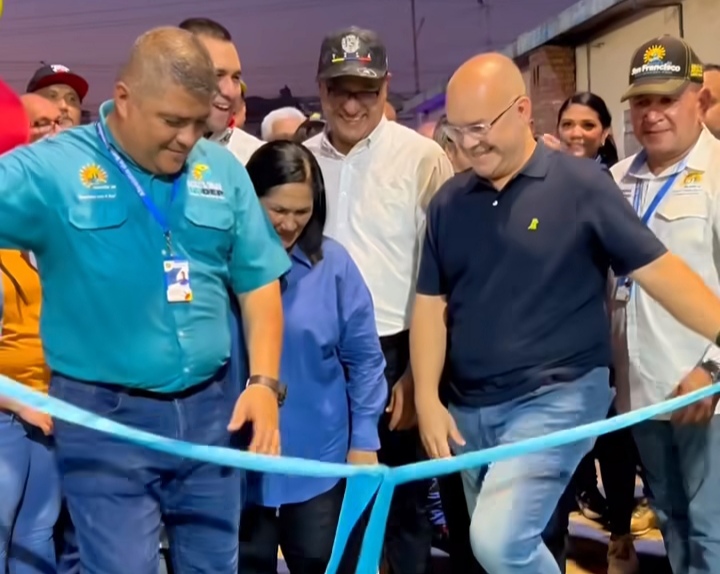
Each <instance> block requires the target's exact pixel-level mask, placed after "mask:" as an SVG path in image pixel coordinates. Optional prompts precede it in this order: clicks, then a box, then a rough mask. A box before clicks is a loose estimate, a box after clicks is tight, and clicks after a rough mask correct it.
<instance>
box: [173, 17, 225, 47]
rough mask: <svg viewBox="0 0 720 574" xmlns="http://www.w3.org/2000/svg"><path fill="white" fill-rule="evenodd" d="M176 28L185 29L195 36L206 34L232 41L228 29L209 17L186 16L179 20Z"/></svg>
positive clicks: (210, 36)
mask: <svg viewBox="0 0 720 574" xmlns="http://www.w3.org/2000/svg"><path fill="white" fill-rule="evenodd" d="M178 28H181V29H183V30H187V31H188V32H190V33H192V34H195V35H196V36H207V37H209V38H215V39H216V40H224V41H225V42H232V36H231V35H230V32H229V31H228V29H227V28H226V27H225V26H223V25H222V24H219V23H218V22H216V21H215V20H210V18H188V19H186V20H183V21H182V22H180V25H179V26H178Z"/></svg>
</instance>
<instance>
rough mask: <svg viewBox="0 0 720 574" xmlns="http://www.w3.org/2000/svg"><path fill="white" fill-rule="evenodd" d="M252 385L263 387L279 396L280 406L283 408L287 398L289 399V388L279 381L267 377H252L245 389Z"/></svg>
mask: <svg viewBox="0 0 720 574" xmlns="http://www.w3.org/2000/svg"><path fill="white" fill-rule="evenodd" d="M250 385H262V386H263V387H267V388H268V389H271V390H272V391H274V392H275V394H276V395H277V401H278V406H283V403H284V402H285V397H287V386H286V385H283V384H282V383H281V382H280V381H278V380H277V379H273V378H272V377H266V376H265V375H251V376H250V378H249V379H248V380H247V383H245V388H248V387H249V386H250Z"/></svg>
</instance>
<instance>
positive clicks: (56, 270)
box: [0, 28, 289, 574]
mask: <svg viewBox="0 0 720 574" xmlns="http://www.w3.org/2000/svg"><path fill="white" fill-rule="evenodd" d="M215 89H216V80H215V75H214V71H213V65H212V62H211V60H210V57H209V55H208V54H207V51H206V50H205V49H204V48H203V46H202V44H200V43H199V42H198V40H197V39H196V38H195V37H193V36H192V34H190V33H188V32H186V31H183V30H179V29H176V28H159V29H156V30H153V31H150V32H148V33H147V34H144V35H143V36H141V37H140V38H139V39H138V41H137V42H136V44H135V46H134V48H133V50H132V53H131V56H130V58H129V60H128V63H127V64H126V66H125V67H124V68H123V70H122V72H121V75H120V80H119V81H118V82H117V84H116V86H115V92H114V98H113V101H112V102H107V103H105V104H103V106H102V107H101V110H100V115H101V119H100V121H99V122H98V123H97V125H91V126H85V127H80V128H77V129H73V130H70V131H69V132H66V133H63V134H60V135H59V136H57V137H55V138H52V139H49V140H45V141H42V142H39V143H37V144H34V145H33V146H30V147H27V148H23V149H20V150H17V151H15V152H13V153H11V154H9V155H7V156H4V157H3V158H1V159H0V245H1V246H3V247H6V246H7V247H20V248H23V249H28V250H32V251H33V252H34V253H35V254H36V256H37V259H38V264H39V272H40V277H41V281H42V284H43V316H42V320H41V335H42V338H43V343H44V347H45V353H46V358H47V362H48V365H49V366H50V368H51V369H52V371H53V378H52V382H51V389H50V393H51V394H52V395H53V396H55V397H58V398H60V399H62V400H65V401H67V402H70V403H72V404H74V405H76V406H78V407H80V408H82V409H85V410H88V411H91V412H94V413H96V414H99V415H101V416H104V417H107V418H111V419H113V420H116V421H118V422H121V423H123V424H127V425H129V426H132V427H136V428H140V429H142V430H145V431H149V432H152V433H155V434H160V435H164V436H169V437H172V438H177V439H181V440H187V441H190V442H196V443H201V444H208V445H217V446H227V445H229V444H230V437H231V432H232V431H236V430H238V429H239V428H240V427H242V426H243V425H244V424H245V423H252V425H253V431H254V432H253V439H252V442H251V444H250V450H252V451H255V452H263V453H268V454H276V453H278V452H279V438H278V436H279V434H278V399H279V398H280V395H281V385H280V383H279V382H278V371H279V362H280V351H281V342H282V303H281V299H280V289H279V282H278V278H279V277H280V276H281V275H282V274H283V273H285V271H286V270H287V269H288V267H289V261H288V258H287V255H286V254H285V252H284V249H283V248H282V246H281V244H280V243H279V241H278V240H277V237H276V235H275V232H274V230H273V229H272V228H271V227H270V226H269V224H268V222H267V219H266V217H265V215H264V213H263V212H262V209H261V207H260V206H259V203H258V201H257V198H256V197H255V193H254V191H253V188H252V184H251V183H250V180H249V178H248V176H247V173H246V172H245V170H244V168H243V167H242V166H240V164H239V163H238V162H237V161H236V160H235V159H234V157H233V156H232V155H231V154H230V153H229V152H227V151H226V150H224V149H222V148H221V147H220V146H218V145H216V144H214V143H212V142H208V141H205V140H201V136H202V133H203V131H204V126H205V122H206V119H207V116H208V114H209V112H210V104H211V100H212V98H213V95H214V92H215ZM228 287H230V288H231V289H232V291H233V292H234V293H236V294H237V295H238V298H239V303H240V306H241V308H242V317H243V326H244V331H245V335H246V337H245V339H246V341H247V350H248V358H249V365H250V378H249V380H248V388H247V390H245V391H244V392H243V393H242V395H241V396H240V398H239V399H238V398H237V397H236V396H234V394H233V393H232V390H233V388H234V387H235V386H234V385H232V384H231V383H230V381H229V380H228V375H227V361H228V358H229V355H230V327H229V321H228V313H229V299H228V296H227V289H228ZM236 401H237V402H236ZM55 437H56V442H57V453H58V459H59V465H60V471H61V474H62V477H63V486H64V489H65V494H66V496H67V501H68V507H69V510H70V514H71V516H72V520H73V522H74V524H75V527H76V530H77V537H78V543H79V547H80V558H81V563H82V568H83V571H84V572H86V573H87V574H125V573H127V572H132V573H133V574H151V573H152V574H155V573H156V572H157V563H158V552H157V548H158V537H159V529H160V522H161V519H162V520H163V522H164V523H165V526H166V528H167V531H168V536H169V538H170V543H171V548H172V554H173V561H174V562H175V564H174V567H175V570H176V571H178V572H186V571H188V572H189V571H194V572H213V573H214V574H225V573H227V574H230V573H233V574H235V573H236V572H237V544H238V517H239V515H240V504H241V502H240V501H241V492H240V477H239V473H238V472H235V471H233V470H230V469H225V468H220V467H216V466H212V465H206V464H201V463H195V462H193V461H187V460H184V459H179V458H174V457H169V456H166V455H159V454H157V453H153V452H150V451H147V450H145V449H142V448H138V447H134V446H132V445H129V444H126V443H124V442H122V441H119V440H116V439H114V438H112V437H110V436H108V435H104V434H101V433H96V432H92V431H89V430H86V429H84V428H80V427H76V426H73V425H68V424H65V423H63V422H62V421H55Z"/></svg>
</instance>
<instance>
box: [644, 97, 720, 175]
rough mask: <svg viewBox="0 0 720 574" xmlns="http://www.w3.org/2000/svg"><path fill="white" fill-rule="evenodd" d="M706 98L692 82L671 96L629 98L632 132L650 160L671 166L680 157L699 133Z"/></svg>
mask: <svg viewBox="0 0 720 574" xmlns="http://www.w3.org/2000/svg"><path fill="white" fill-rule="evenodd" d="M707 98H708V94H707V92H706V91H704V90H702V89H701V88H700V87H699V86H694V85H692V86H688V87H686V88H685V89H684V90H682V92H680V93H679V94H676V95H674V96H662V95H638V96H634V97H632V98H630V119H631V121H632V126H633V133H634V134H635V137H636V138H637V140H638V141H639V142H640V144H641V145H642V146H643V148H644V149H645V151H646V152H647V154H648V160H649V161H651V162H652V163H655V164H658V165H659V166H661V167H670V166H671V165H673V164H674V163H676V162H677V161H679V160H680V158H681V157H682V156H683V155H684V154H685V153H686V152H687V151H688V150H689V149H690V147H691V146H692V145H693V143H694V142H695V141H696V140H697V137H698V135H699V134H700V130H701V129H702V124H701V118H702V112H703V109H704V108H705V107H706V101H707Z"/></svg>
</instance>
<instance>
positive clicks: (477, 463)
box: [0, 375, 720, 574]
mask: <svg viewBox="0 0 720 574" xmlns="http://www.w3.org/2000/svg"><path fill="white" fill-rule="evenodd" d="M718 392H720V384H716V385H713V386H710V387H706V388H704V389H701V390H699V391H695V392H693V393H690V394H688V395H684V396H681V397H677V398H674V399H670V400H667V401H664V402H662V403H659V404H656V405H653V406H650V407H646V408H643V409H639V410H636V411H632V412H630V413H627V414H624V415H619V416H616V417H613V418H610V419H607V420H603V421H599V422H595V423H592V424H588V425H583V426H580V427H576V428H572V429H568V430H564V431H560V432H555V433H552V434H548V435H545V436H541V437H536V438H532V439H529V440H524V441H520V442H516V443H513V444H507V445H502V446H497V447H494V448H489V449H486V450H482V451H478V452H472V453H467V454H464V455H460V456H456V457H453V458H449V459H443V460H431V461H427V462H420V463H416V464H409V465H407V466H402V467H398V468H392V469H391V468H388V467H386V466H383V465H379V466H352V465H346V464H332V463H327V462H317V461H310V460H306V459H299V458H290V457H270V456H264V455H258V454H250V453H247V452H241V451H238V450H233V449H229V448H221V447H215V446H204V445H198V444H192V443H187V442H182V441H178V440H174V439H170V438H166V437H162V436H157V435H153V434H150V433H147V432H144V431H140V430H137V429H133V428H130V427H127V426H125V425H121V424H119V423H116V422H113V421H111V420H109V419H106V418H103V417H99V416H97V415H94V414H92V413H89V412H87V411H83V410H81V409H78V408H77V407H74V406H72V405H70V404H68V403H65V402H63V401H60V400H58V399H55V398H53V397H49V396H47V395H44V394H42V393H39V392H37V391H34V390H32V389H29V388H28V387H25V386H23V385H21V384H19V383H16V382H15V381H12V380H10V379H8V378H7V377H4V376H1V375H0V396H2V397H4V398H7V399H10V400H13V401H17V402H19V403H22V404H24V405H27V406H29V407H31V408H34V409H37V410H39V411H43V412H46V413H48V414H49V415H50V416H52V417H54V418H57V419H62V420H64V421H66V422H69V423H73V424H77V425H80V426H83V427H86V428H89V429H93V430H97V431H100V432H104V433H108V434H111V435H114V436H116V437H119V438H122V439H123V440H125V441H127V442H131V443H134V444H137V445H141V446H145V447H147V448H151V449H154V450H157V451H160V452H165V453H169V454H173V455H176V456H179V457H184V458H192V459H196V460H202V461H204V462H209V463H214V464H218V465H221V466H232V467H236V468H241V469H244V470H251V471H255V472H274V473H278V474H294V475H301V476H314V477H322V476H324V477H342V478H347V479H348V481H347V488H346V490H345V499H344V500H343V505H342V510H341V512H340V520H339V523H338V528H337V533H336V536H335V542H334V544H333V550H332V556H331V558H330V564H329V566H328V569H327V573H326V574H335V573H336V572H337V568H338V566H339V564H340V559H341V558H342V553H343V550H344V548H345V545H346V543H347V540H348V538H349V536H350V533H351V531H352V529H353V527H354V526H355V524H356V523H357V521H358V519H359V518H360V516H361V515H362V514H363V512H364V511H365V509H366V508H367V507H368V506H369V505H370V504H371V502H372V501H373V498H374V499H375V502H374V504H373V505H372V511H371V513H370V520H369V524H368V527H367V530H366V532H365V538H364V540H363V545H362V552H361V555H360V562H359V564H358V568H357V570H358V572H376V571H377V568H378V565H379V563H380V556H381V552H382V545H383V538H384V534H385V523H386V521H387V516H388V513H389V512H390V502H391V500H392V495H393V491H394V489H395V486H396V485H399V484H404V483H407V482H412V481H414V480H422V479H427V478H432V477H438V476H443V475H446V474H452V473H454V472H458V471H461V470H466V469H470V468H478V467H481V466H486V465H488V464H490V463H492V462H497V461H499V460H505V459H508V458H513V457H517V456H522V455H525V454H529V453H533V452H537V451H540V450H545V449H549V448H554V447H558V446H562V445H564V444H569V443H572V442H576V441H579V440H584V439H587V438H590V437H595V436H599V435H602V434H607V433H610V432H613V431H616V430H619V429H622V428H626V427H629V426H632V425H635V424H637V423H639V422H642V421H645V420H648V419H653V418H656V417H658V416H661V415H665V414H668V413H670V412H673V411H675V410H678V409H681V408H683V407H686V406H688V405H690V404H692V403H694V402H696V401H699V400H702V399H705V398H708V397H710V396H712V395H714V394H716V393H718ZM238 518H239V517H238Z"/></svg>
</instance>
